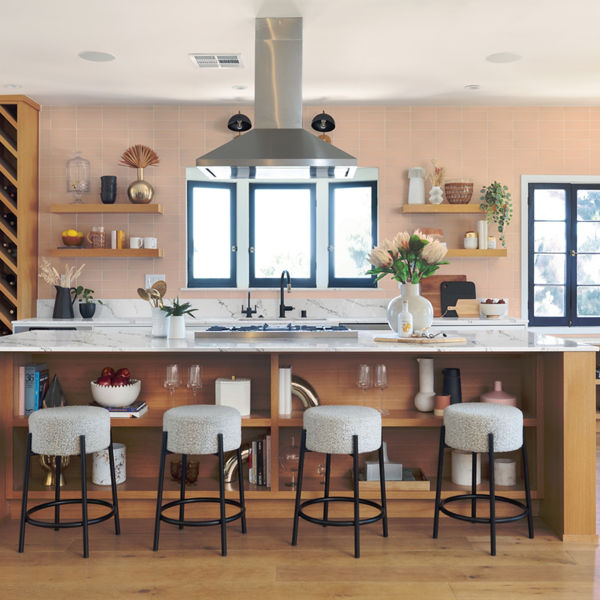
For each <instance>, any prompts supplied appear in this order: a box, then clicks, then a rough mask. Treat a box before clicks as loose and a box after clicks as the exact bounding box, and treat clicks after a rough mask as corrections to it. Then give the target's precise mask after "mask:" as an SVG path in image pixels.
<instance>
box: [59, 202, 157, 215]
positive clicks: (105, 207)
mask: <svg viewBox="0 0 600 600" xmlns="http://www.w3.org/2000/svg"><path fill="white" fill-rule="evenodd" d="M50 212H51V213H62V214H72V213H79V214H92V213H105V214H126V213H129V214H149V215H162V213H163V207H162V204H100V203H97V204H52V205H51V206H50Z"/></svg>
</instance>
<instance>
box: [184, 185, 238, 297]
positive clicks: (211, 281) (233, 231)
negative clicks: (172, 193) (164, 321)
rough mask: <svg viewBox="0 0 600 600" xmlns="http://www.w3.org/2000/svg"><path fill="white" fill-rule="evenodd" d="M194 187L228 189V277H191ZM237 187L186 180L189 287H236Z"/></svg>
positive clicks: (192, 266)
mask: <svg viewBox="0 0 600 600" xmlns="http://www.w3.org/2000/svg"><path fill="white" fill-rule="evenodd" d="M196 188H208V189H228V190H229V191H230V208H229V210H230V215H231V222H230V236H231V256H230V271H229V272H230V274H231V276H230V277H229V278H225V277H222V278H197V277H193V276H192V274H193V272H194V271H193V268H194V258H193V257H194V235H193V223H194V202H193V196H194V190H195V189H196ZM236 253H237V187H236V184H235V183H225V182H219V183H212V182H206V181H193V180H190V181H188V184H187V287H189V288H218V287H223V288H225V287H227V288H229V287H230V288H235V287H237V259H236Z"/></svg>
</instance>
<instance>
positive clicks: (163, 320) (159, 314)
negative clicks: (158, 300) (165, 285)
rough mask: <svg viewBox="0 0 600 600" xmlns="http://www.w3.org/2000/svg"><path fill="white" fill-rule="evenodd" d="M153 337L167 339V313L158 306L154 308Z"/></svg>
mask: <svg viewBox="0 0 600 600" xmlns="http://www.w3.org/2000/svg"><path fill="white" fill-rule="evenodd" d="M151 310H152V337H161V338H164V337H167V313H166V312H165V311H164V310H161V309H160V308H159V307H158V306H155V307H152V309H151Z"/></svg>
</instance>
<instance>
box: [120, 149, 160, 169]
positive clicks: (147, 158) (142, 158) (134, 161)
mask: <svg viewBox="0 0 600 600" xmlns="http://www.w3.org/2000/svg"><path fill="white" fill-rule="evenodd" d="M158 162H159V159H158V154H156V152H154V150H152V148H148V146H143V145H142V144H136V145H135V146H131V147H130V148H127V150H125V152H123V154H121V160H120V161H119V164H120V165H124V166H126V167H132V168H134V169H144V168H145V167H153V166H155V165H157V164H158Z"/></svg>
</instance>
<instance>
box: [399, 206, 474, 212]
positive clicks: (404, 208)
mask: <svg viewBox="0 0 600 600" xmlns="http://www.w3.org/2000/svg"><path fill="white" fill-rule="evenodd" d="M401 208H402V212H403V213H413V214H426V213H436V214H439V213H451V214H465V213H471V214H483V211H482V210H481V208H479V204H403V205H402V207H401Z"/></svg>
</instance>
